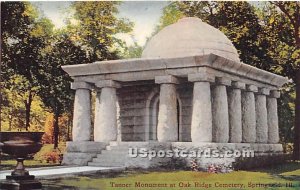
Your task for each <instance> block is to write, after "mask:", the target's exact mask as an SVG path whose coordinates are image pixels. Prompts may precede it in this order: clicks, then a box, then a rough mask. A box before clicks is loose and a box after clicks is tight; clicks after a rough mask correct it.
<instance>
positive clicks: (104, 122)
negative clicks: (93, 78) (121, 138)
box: [71, 80, 120, 142]
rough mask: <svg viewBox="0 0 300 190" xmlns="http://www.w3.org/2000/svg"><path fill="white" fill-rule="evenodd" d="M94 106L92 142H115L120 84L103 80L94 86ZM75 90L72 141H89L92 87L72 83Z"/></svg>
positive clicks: (81, 83)
mask: <svg viewBox="0 0 300 190" xmlns="http://www.w3.org/2000/svg"><path fill="white" fill-rule="evenodd" d="M95 86H96V91H97V95H96V104H95V105H96V106H95V120H94V141H95V142H109V141H115V140H117V93H116V88H119V87H120V84H119V83H117V82H115V81H112V80H103V81H99V82H97V83H96V84H95ZM71 88H72V89H74V90H76V92H75V99H74V114H73V130H72V137H73V141H90V140H91V97H90V90H91V89H92V86H91V85H89V84H88V83H86V82H74V83H72V84H71Z"/></svg>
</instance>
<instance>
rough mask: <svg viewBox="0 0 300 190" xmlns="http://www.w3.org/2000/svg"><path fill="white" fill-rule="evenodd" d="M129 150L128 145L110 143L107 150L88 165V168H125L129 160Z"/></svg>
mask: <svg viewBox="0 0 300 190" xmlns="http://www.w3.org/2000/svg"><path fill="white" fill-rule="evenodd" d="M128 148H129V146H128V145H126V144H120V143H119V142H110V143H109V145H108V146H106V149H105V150H102V151H101V153H100V154H97V156H95V157H94V158H93V159H92V161H91V162H89V163H88V166H102V167H104V166H105V167H124V166H125V165H126V160H127V159H128Z"/></svg>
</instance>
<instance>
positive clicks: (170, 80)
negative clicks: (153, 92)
mask: <svg viewBox="0 0 300 190" xmlns="http://www.w3.org/2000/svg"><path fill="white" fill-rule="evenodd" d="M155 83H156V84H179V81H178V79H177V78H176V77H174V76H172V75H165V76H156V77H155Z"/></svg>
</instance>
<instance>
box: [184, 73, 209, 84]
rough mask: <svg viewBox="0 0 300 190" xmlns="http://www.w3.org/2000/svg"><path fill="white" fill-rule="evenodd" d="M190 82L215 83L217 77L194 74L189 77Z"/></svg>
mask: <svg viewBox="0 0 300 190" xmlns="http://www.w3.org/2000/svg"><path fill="white" fill-rule="evenodd" d="M188 80H189V81H190V82H215V76H213V75H210V74H207V73H193V74H189V75H188Z"/></svg>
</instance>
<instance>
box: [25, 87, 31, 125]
mask: <svg viewBox="0 0 300 190" xmlns="http://www.w3.org/2000/svg"><path fill="white" fill-rule="evenodd" d="M24 103H25V129H26V131H28V129H29V127H30V111H31V103H32V92H31V90H29V91H28V98H27V100H25V101H24Z"/></svg>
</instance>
